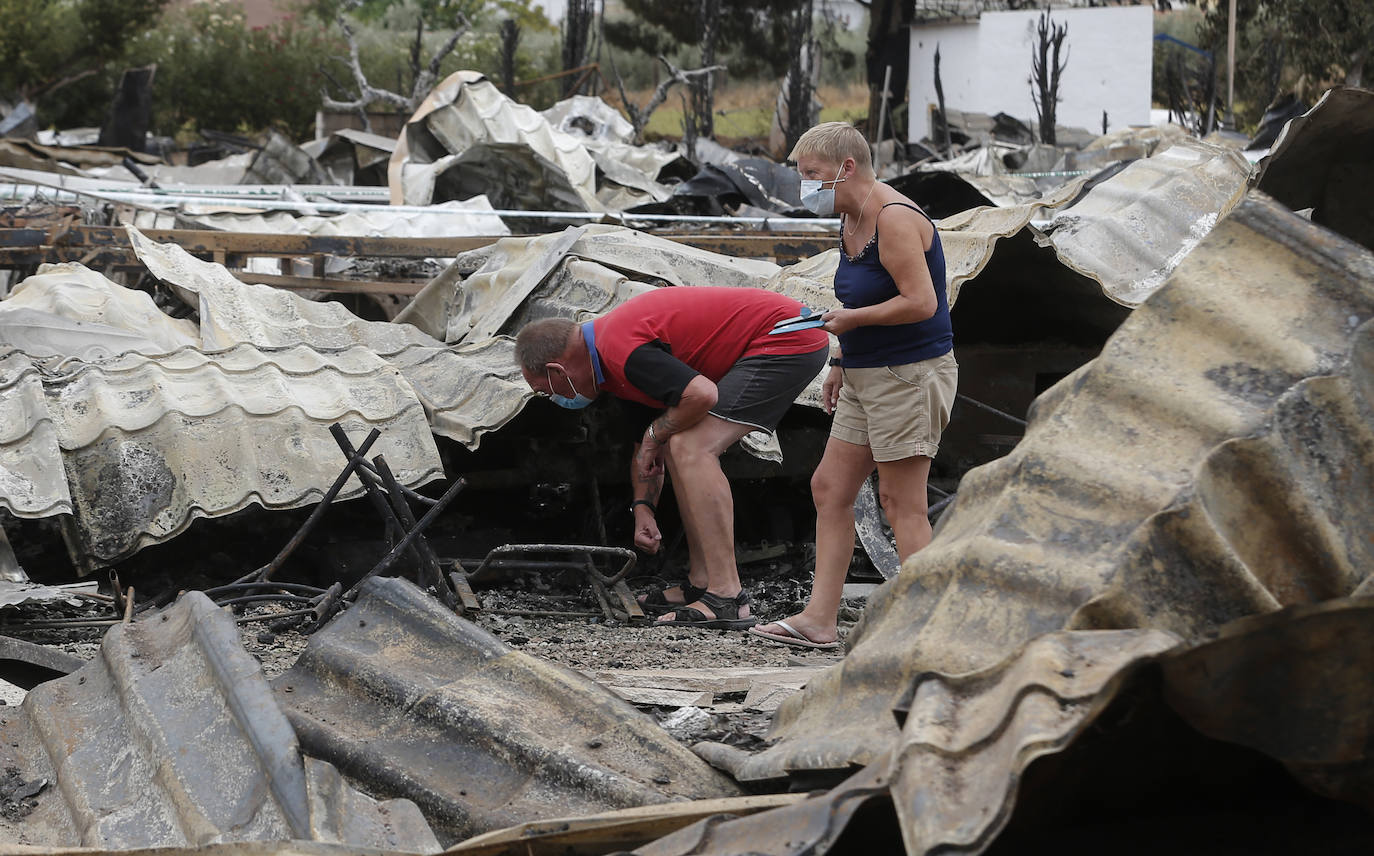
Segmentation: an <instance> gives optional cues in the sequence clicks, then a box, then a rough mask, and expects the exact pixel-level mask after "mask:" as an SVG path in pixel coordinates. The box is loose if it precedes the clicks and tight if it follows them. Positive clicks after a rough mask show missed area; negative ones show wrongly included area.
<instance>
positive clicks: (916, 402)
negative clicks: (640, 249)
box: [749, 122, 959, 648]
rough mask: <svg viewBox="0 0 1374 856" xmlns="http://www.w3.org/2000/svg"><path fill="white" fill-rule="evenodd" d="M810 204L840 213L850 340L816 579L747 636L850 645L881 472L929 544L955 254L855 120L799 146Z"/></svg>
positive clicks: (913, 546) (900, 517)
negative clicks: (867, 521) (853, 594)
mask: <svg viewBox="0 0 1374 856" xmlns="http://www.w3.org/2000/svg"><path fill="white" fill-rule="evenodd" d="M791 158H792V160H794V161H796V163H797V170H798V172H800V173H801V177H802V204H804V205H806V206H807V207H808V208H810V209H811V210H812V211H814V212H815V213H816V214H818V215H820V216H823V217H824V216H831V215H833V214H835V213H838V214H840V217H841V220H840V223H841V225H840V259H839V267H838V269H837V270H836V272H835V297H836V298H837V299H838V301H839V304H840V307H839V308H837V309H833V310H831V311H830V312H827V313H826V314H825V316H824V318H825V329H826V330H828V331H829V332H831V333H834V334H835V335H836V337H837V338H838V339H839V349H838V350H837V351H836V352H834V353H833V354H832V356H831V359H830V370H829V374H828V375H827V376H826V380H825V385H824V388H823V395H824V398H825V409H826V411H827V412H828V413H832V414H834V422H833V424H832V426H831V429H830V439H829V441H828V442H827V443H826V447H825V454H824V455H823V456H822V457H821V462H820V464H819V465H818V466H817V468H816V473H815V475H814V476H812V478H811V493H812V497H813V498H814V500H815V504H816V573H815V579H814V581H813V582H812V587H811V598H810V599H809V600H808V601H807V604H806V608H805V609H803V610H802V612H801V613H800V614H798V615H795V616H791V617H789V618H786V619H783V620H781V621H775V622H773V623H771V624H764V625H759V626H756V627H753V628H750V631H749V632H750V633H753V634H754V635H756V636H761V637H763V638H765V639H769V640H771V641H775V642H782V643H785V644H789V645H797V646H802V647H823V648H833V647H838V646H839V641H838V638H837V628H836V616H837V614H838V612H839V606H840V597H841V594H842V592H843V589H844V578H845V574H846V573H847V572H848V570H849V562H850V560H851V559H852V558H853V553H854V500H855V499H856V498H857V497H858V495H859V490H860V488H862V487H863V483H864V481H865V480H866V479H867V478H868V476H869V474H870V473H872V472H873V470H874V468H875V467H876V468H877V470H878V494H879V498H880V499H881V501H882V505H883V511H884V512H885V513H886V515H887V518H888V522H889V523H891V524H892V530H893V533H894V534H895V535H896V538H897V553H898V555H899V556H900V557H901V558H902V559H903V560H905V559H906V557H907V556H909V555H911V554H912V553H914V552H916V551H917V550H919V549H921V548H922V547H924V546H925V545H926V544H928V543H930V537H931V529H930V521H929V519H928V518H927V516H926V479H927V477H928V476H929V474H930V462H931V459H932V458H934V457H935V454H936V451H937V450H938V448H939V442H940V433H941V432H942V431H943V430H944V428H945V426H946V425H947V424H948V423H949V411H950V407H951V406H952V405H953V404H954V396H955V390H956V387H957V385H958V376H959V368H958V363H956V362H955V359H954V351H953V347H954V336H953V333H952V331H951V328H950V320H949V302H948V300H947V299H946V296H945V256H944V251H943V249H942V248H941V246H940V234H939V232H937V231H936V229H935V224H934V223H932V222H931V220H930V218H929V217H927V216H926V215H925V212H923V211H921V209H920V208H918V207H917V206H916V205H915V204H914V203H912V201H911V200H910V199H908V198H906V197H905V196H903V195H902V194H900V193H898V192H897V191H896V190H895V189H893V188H892V187H890V186H888V185H886V184H883V183H882V182H879V181H878V179H877V176H876V175H875V174H874V172H873V163H872V159H871V157H870V154H869V147H868V142H867V141H866V140H865V139H864V138H863V135H862V134H860V133H859V132H858V130H856V129H855V128H854V127H853V126H851V125H848V124H846V123H844V122H826V123H824V124H821V125H817V126H816V127H814V128H812V129H811V130H809V131H807V132H806V133H805V134H803V135H802V137H801V139H800V140H798V141H797V145H796V148H794V149H793V150H792V155H791Z"/></svg>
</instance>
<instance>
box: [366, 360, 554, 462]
mask: <svg viewBox="0 0 1374 856" xmlns="http://www.w3.org/2000/svg"><path fill="white" fill-rule="evenodd" d="M386 360H387V362H388V363H390V364H391V365H393V366H395V367H396V368H397V369H398V370H399V371H400V372H401V374H403V375H404V376H405V378H406V380H407V381H408V382H409V383H410V385H411V387H412V388H413V389H414V390H415V394H416V395H417V396H419V397H420V401H421V402H422V403H423V404H424V406H425V415H426V417H427V418H428V419H429V427H430V430H431V431H433V432H434V433H435V434H438V435H440V436H442V437H447V438H449V439H450V440H456V441H457V442H459V443H462V444H463V445H464V446H466V447H467V448H469V449H476V448H477V447H478V446H479V445H480V444H481V442H482V437H483V436H485V435H486V434H488V433H489V432H492V431H495V430H496V429H498V428H500V427H502V426H503V425H505V424H506V423H507V422H509V421H511V420H512V419H514V418H515V417H516V416H518V415H519V413H520V411H521V410H522V409H524V406H525V402H527V401H529V400H530V399H531V398H533V397H534V392H533V391H531V390H530V388H529V386H527V385H526V384H525V379H524V378H523V377H521V375H520V369H519V367H518V366H516V364H515V340H514V339H511V338H509V337H506V336H496V337H494V338H491V339H487V340H485V341H482V342H478V343H477V344H475V345H460V346H458V347H456V348H428V347H421V346H412V347H408V348H406V349H404V350H401V351H397V352H396V353H394V354H388V355H387V357H386Z"/></svg>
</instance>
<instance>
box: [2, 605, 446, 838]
mask: <svg viewBox="0 0 1374 856" xmlns="http://www.w3.org/2000/svg"><path fill="white" fill-rule="evenodd" d="M0 731H3V733H4V736H5V747H4V749H3V750H0V751H3V753H4V754H5V755H6V758H5V762H6V765H7V766H11V765H12V766H16V767H18V768H19V769H22V770H24V771H25V773H26V775H27V776H28V777H30V778H36V777H40V776H41V777H45V778H47V779H48V780H49V781H51V782H53V783H54V785H53V786H52V787H50V788H49V789H47V790H46V791H44V792H43V793H41V794H40V795H39V799H38V803H39V805H38V808H37V809H35V810H34V812H33V814H31V815H30V816H29V817H28V818H26V820H25V832H26V834H27V835H28V836H29V838H30V840H31V841H34V842H41V843H47V844H49V845H50V846H75V845H81V846H87V847H97V848H102V849H107V850H115V849H129V848H135V847H155V846H174V847H187V846H199V845H206V844H213V843H218V842H223V841H232V840H240V841H241V840H257V841H280V840H285V839H298V840H300V839H304V840H315V841H324V842H336V843H346V844H354V845H359V846H364V847H376V848H381V849H386V850H399V851H408V852H434V851H435V850H437V849H438V843H437V842H436V841H435V839H434V836H433V833H432V832H431V831H430V829H429V827H428V826H427V825H426V823H425V821H424V819H423V818H422V817H421V816H420V813H419V811H418V810H417V809H416V807H415V806H414V804H412V803H410V802H408V801H405V800H391V801H388V802H382V803H378V802H375V801H373V800H372V799H370V798H368V797H366V796H364V795H363V794H361V793H359V792H357V791H355V790H353V789H352V788H350V787H348V786H347V785H345V784H344V783H343V782H342V780H341V778H340V777H339V774H338V771H337V770H335V769H334V768H333V767H332V766H330V765H329V764H327V763H325V762H323V761H319V760H316V759H311V758H305V757H303V756H302V755H301V752H300V748H299V745H298V743H297V739H296V735H295V733H294V732H293V731H292V729H291V725H290V723H289V722H288V721H287V719H286V717H285V716H284V715H283V713H282V711H281V709H280V708H278V707H277V703H276V701H275V699H274V697H273V695H272V692H271V690H270V689H269V688H268V686H267V683H266V682H265V681H264V680H263V677H262V672H261V671H260V669H259V667H258V664H257V662H256V661H255V660H254V659H253V658H252V657H251V656H249V655H248V653H247V652H246V651H244V649H243V647H242V645H241V644H240V642H239V637H238V631H237V629H236V627H235V625H234V621H233V618H232V616H231V615H230V614H229V613H228V612H226V611H224V610H221V609H219V608H217V607H216V606H215V605H214V604H213V603H212V602H211V601H210V600H209V598H207V597H205V596H204V595H202V594H200V593H199V592H191V593H189V594H187V595H184V596H183V597H182V598H181V599H180V600H178V602H177V603H176V604H175V605H174V606H172V607H170V608H168V609H167V610H165V611H163V612H162V613H161V614H159V615H153V616H150V617H149V618H146V619H143V620H140V621H138V622H134V623H131V624H123V625H116V626H115V627H113V628H111V629H110V631H109V632H108V633H107V634H106V636H105V639H104V641H103V643H102V644H101V649H100V654H99V656H98V657H97V658H96V659H95V660H94V661H92V662H91V663H90V664H88V665H86V666H84V667H83V668H81V669H80V670H78V671H77V672H75V673H73V674H71V675H69V676H67V677H64V678H59V679H57V680H53V681H49V682H47V683H44V684H41V685H39V686H37V687H35V688H34V689H32V690H30V692H29V694H28V696H27V697H26V698H25V700H24V704H23V705H22V707H21V708H20V715H19V716H17V717H16V716H13V715H11V716H9V717H8V718H6V719H5V720H4V721H3V725H0Z"/></svg>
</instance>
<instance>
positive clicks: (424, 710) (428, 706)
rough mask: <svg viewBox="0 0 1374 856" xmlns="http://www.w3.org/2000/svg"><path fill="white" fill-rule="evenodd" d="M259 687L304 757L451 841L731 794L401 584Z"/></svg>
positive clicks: (558, 676) (673, 746) (605, 696)
mask: <svg viewBox="0 0 1374 856" xmlns="http://www.w3.org/2000/svg"><path fill="white" fill-rule="evenodd" d="M273 686H274V687H275V688H276V691H277V697H278V699H279V700H280V702H281V703H282V705H283V706H284V707H285V708H286V710H287V716H288V717H289V718H290V720H291V723H292V725H294V726H295V728H296V732H297V733H298V734H299V735H300V739H301V742H302V745H303V746H304V747H305V748H306V751H307V752H309V753H310V754H311V755H314V756H316V757H319V758H324V759H327V760H330V761H332V762H333V763H335V764H337V765H338V767H339V769H341V770H343V771H344V773H346V774H347V775H349V776H351V777H354V778H355V779H357V780H358V781H360V782H362V783H364V784H365V785H366V786H367V787H368V788H369V789H372V790H374V791H375V792H382V793H391V794H396V795H404V796H407V797H409V798H411V799H413V800H414V801H415V802H416V803H417V804H418V805H419V806H420V807H421V808H422V809H423V810H424V812H425V814H426V816H427V817H428V818H429V819H430V822H431V823H432V824H433V825H434V826H435V828H436V829H438V830H440V834H441V835H443V836H446V837H448V838H449V839H451V840H457V839H459V838H462V837H465V836H468V835H473V834H476V833H479V832H486V831H489V830H492V829H498V828H501V827H505V826H510V825H512V824H516V823H520V822H523V821H529V820H539V819H546V818H549V817H563V816H570V815H577V814H592V813H596V812H600V811H605V810H607V809H612V808H627V807H631V806H637V805H645V804H649V803H658V802H666V801H668V800H674V799H703V798H708V797H718V796H729V795H733V794H736V793H738V791H737V789H736V787H735V786H734V785H733V783H731V782H730V781H729V780H728V779H726V778H725V777H724V776H722V775H721V774H719V773H717V772H716V771H714V770H712V769H711V768H710V767H708V766H706V765H705V763H703V762H702V761H701V760H700V759H698V758H697V757H695V756H694V755H692V754H691V753H690V752H688V751H687V750H686V749H685V748H684V747H683V746H682V745H681V744H679V743H677V742H676V741H675V740H674V739H673V738H672V737H671V736H670V735H668V733H667V732H665V731H663V730H662V729H661V728H659V727H658V726H657V725H656V724H655V723H654V722H653V721H652V720H651V719H650V718H648V717H647V716H645V715H644V714H642V713H639V712H637V711H636V710H635V709H634V708H633V707H631V706H630V705H629V704H628V703H627V702H624V701H622V700H621V699H619V698H617V697H616V696H614V695H613V694H612V693H611V692H610V691H609V690H606V689H605V688H604V687H601V686H600V685H598V684H596V683H594V682H592V681H591V680H589V679H588V678H586V677H584V676H582V675H580V674H578V673H576V672H573V671H571V670H569V669H565V668H563V667H561V666H557V665H554V664H552V663H548V662H545V661H543V660H540V659H538V658H535V657H531V656H529V655H527V654H524V653H522V652H519V651H512V650H511V649H509V648H507V647H506V646H505V645H504V644H502V643H501V642H500V641H499V640H497V639H496V638H495V637H493V636H491V635H490V634H488V633H487V632H486V631H484V630H482V629H480V628H479V627H477V626H476V625H474V624H471V623H469V622H467V621H464V620H463V619H461V618H458V617H457V616H455V615H454V614H453V613H452V612H450V611H447V610H445V609H443V608H442V607H441V606H439V605H438V604H437V603H436V602H435V601H434V599H433V598H431V597H429V596H428V595H426V594H424V593H423V592H421V591H420V590H419V589H418V588H416V587H415V586H414V585H413V584H411V583H409V582H407V581H405V580H402V579H395V578H390V579H379V578H373V579H371V580H368V581H367V582H366V583H365V584H364V588H363V591H362V593H361V594H360V596H359V598H358V602H357V603H356V604H355V605H354V606H352V607H350V608H349V609H348V611H347V612H345V613H343V614H341V615H339V616H338V617H337V618H335V619H334V621H332V622H331V623H330V624H329V625H328V626H326V627H324V628H323V629H321V630H320V631H318V632H317V633H315V634H314V635H313V636H312V637H311V639H310V643H309V645H308V646H307V647H306V649H305V651H304V652H303V653H302V654H301V656H300V659H299V660H298V661H297V662H296V665H295V666H293V667H292V668H291V670H290V671H288V672H286V673H285V674H283V675H281V676H279V677H278V678H276V679H275V680H274V681H273Z"/></svg>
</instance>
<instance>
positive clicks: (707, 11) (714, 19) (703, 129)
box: [691, 0, 720, 137]
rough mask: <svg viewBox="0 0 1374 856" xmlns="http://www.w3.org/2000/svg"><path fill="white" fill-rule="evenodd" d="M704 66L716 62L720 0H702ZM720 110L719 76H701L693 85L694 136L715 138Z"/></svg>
mask: <svg viewBox="0 0 1374 856" xmlns="http://www.w3.org/2000/svg"><path fill="white" fill-rule="evenodd" d="M700 9H701V68H708V67H710V66H713V65H715V64H716V35H717V34H718V33H719V32H720V0H701V4H700ZM715 109H716V82H715V77H714V76H712V75H709V74H706V75H702V76H701V77H698V78H697V79H696V81H695V82H694V83H693V85H692V114H693V115H692V117H691V120H692V121H693V122H694V123H695V125H696V127H695V134H694V136H701V137H714V136H715V135H716V124H715Z"/></svg>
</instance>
